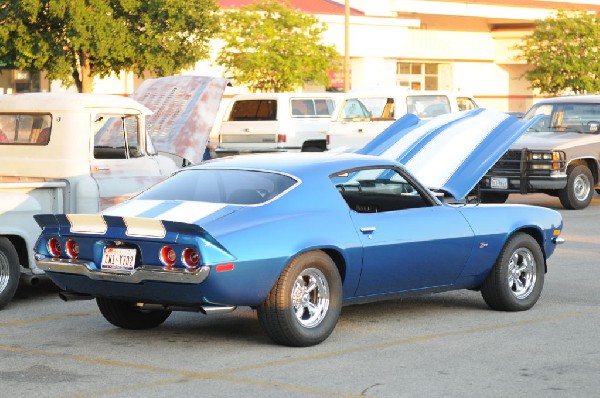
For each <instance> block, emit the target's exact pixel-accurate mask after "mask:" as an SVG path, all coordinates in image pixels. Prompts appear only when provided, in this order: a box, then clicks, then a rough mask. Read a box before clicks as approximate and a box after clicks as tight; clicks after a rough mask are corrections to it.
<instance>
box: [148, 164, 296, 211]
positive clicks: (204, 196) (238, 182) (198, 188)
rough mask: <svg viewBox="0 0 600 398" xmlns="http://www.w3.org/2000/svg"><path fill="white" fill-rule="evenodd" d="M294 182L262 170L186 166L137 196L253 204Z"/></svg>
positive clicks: (285, 188)
mask: <svg viewBox="0 0 600 398" xmlns="http://www.w3.org/2000/svg"><path fill="white" fill-rule="evenodd" d="M296 183H297V181H296V180H295V179H293V178H291V177H289V176H286V175H282V174H277V173H269V172H264V171H252V170H227V169H224V170H218V169H216V170H213V169H209V170H195V169H189V170H183V171H180V172H179V173H177V174H175V175H173V176H172V177H171V178H168V179H166V180H165V181H163V182H161V183H160V184H157V185H155V186H153V187H152V188H150V189H149V190H147V191H145V192H143V193H142V194H140V195H139V196H137V199H146V200H189V201H197V202H210V203H227V204H240V205H255V204H260V203H265V202H267V201H269V200H271V199H274V198H276V197H277V196H279V195H281V194H282V193H284V192H286V191H287V190H289V189H290V188H292V187H293V186H294V185H295V184H296Z"/></svg>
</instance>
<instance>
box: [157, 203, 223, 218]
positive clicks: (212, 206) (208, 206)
mask: <svg viewBox="0 0 600 398" xmlns="http://www.w3.org/2000/svg"><path fill="white" fill-rule="evenodd" d="M225 206H227V205H226V204H224V203H208V202H183V203H181V204H180V205H178V206H176V207H174V208H172V209H171V210H168V211H166V212H164V213H162V214H159V215H157V216H155V217H154V218H155V219H157V220H164V221H177V222H185V223H193V222H195V221H198V220H200V219H201V218H204V217H206V216H209V215H211V214H213V213H215V212H217V211H219V210H221V209H222V208H224V207H225Z"/></svg>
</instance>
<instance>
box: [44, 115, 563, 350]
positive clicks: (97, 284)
mask: <svg viewBox="0 0 600 398" xmlns="http://www.w3.org/2000/svg"><path fill="white" fill-rule="evenodd" d="M498 115H500V114H496V113H489V111H487V112H486V111H478V112H474V113H469V112H463V113H461V115H460V116H456V115H453V116H447V117H446V118H445V119H442V120H441V121H439V120H437V119H434V120H432V121H431V122H428V123H422V122H421V121H419V120H418V119H416V117H414V116H413V117H407V118H403V119H400V120H399V121H398V122H396V123H397V124H396V134H393V133H391V132H389V131H388V132H384V133H385V134H384V133H382V135H380V137H378V138H377V139H376V140H375V141H374V142H373V143H371V144H370V146H369V145H367V147H365V148H363V150H361V151H362V152H363V153H373V154H376V155H378V156H370V155H365V154H349V153H339V154H332V153H312V154H309V153H306V154H277V155H256V156H239V157H232V158H222V159H217V160H214V161H210V162H206V163H204V164H201V165H198V166H193V167H189V168H186V169H183V170H181V171H179V172H177V173H176V174H174V175H173V176H171V177H170V178H168V179H167V180H165V181H163V182H162V183H159V184H157V185H155V186H154V187H152V188H150V189H148V190H147V191H144V192H142V193H141V194H139V195H137V196H135V197H134V198H132V199H130V200H128V201H126V202H124V203H122V204H120V205H117V206H115V207H113V208H111V209H109V210H107V211H105V212H104V213H102V214H97V215H82V214H66V215H60V214H59V215H39V216H36V219H37V221H38V223H39V224H40V226H41V227H42V228H43V231H42V234H41V236H40V238H39V240H38V243H37V245H36V248H35V251H36V257H37V259H38V262H39V265H40V267H42V268H43V269H44V270H45V271H46V272H47V274H48V275H49V277H50V278H51V279H52V280H53V281H54V282H55V283H56V284H57V285H58V286H60V287H61V288H62V289H63V290H64V292H63V293H62V294H63V297H64V298H67V299H72V298H96V300H97V303H98V307H99V308H100V311H101V313H102V315H103V316H104V317H105V318H106V319H107V320H108V321H109V322H111V323H112V324H114V325H116V326H119V327H122V328H128V329H145V328H151V327H155V326H158V325H160V324H161V323H162V322H164V321H165V319H167V317H168V316H169V314H170V313H171V311H176V310H195V311H201V312H204V313H215V312H226V311H231V310H233V309H234V308H235V307H236V306H250V307H253V308H256V310H257V314H258V319H259V321H260V324H261V326H262V327H263V329H264V330H265V332H266V333H267V334H268V335H269V337H270V338H271V339H273V340H274V341H275V342H277V343H280V344H285V345H291V346H309V345H314V344H318V343H320V342H322V341H323V340H325V339H326V338H327V337H328V336H329V334H330V333H331V332H332V331H333V329H334V327H335V325H336V323H337V320H338V316H339V314H340V310H341V307H342V305H344V304H351V303H358V302H366V301H374V300H383V299H389V298H394V297H400V296H403V295H414V294H423V293H431V292H440V291H448V290H456V289H476V290H481V293H482V296H483V298H484V300H485V301H486V303H487V304H488V305H489V306H490V307H491V308H493V309H496V310H502V311H520V310H526V309H528V308H530V307H532V306H533V305H534V304H535V303H536V301H537V300H538V298H539V297H540V294H541V291H542V287H543V283H544V275H545V273H546V260H547V258H548V257H549V256H550V255H551V254H552V253H553V251H554V249H555V245H556V244H557V243H559V242H560V241H561V240H562V239H561V238H559V234H560V232H561V229H562V220H561V217H560V214H559V213H558V212H556V211H553V210H550V209H545V208H540V207H534V206H524V205H480V204H467V203H465V201H462V202H457V203H450V202H452V201H453V200H445V199H446V198H449V197H450V196H453V197H454V198H462V197H463V196H465V195H466V194H467V193H468V192H469V191H470V190H471V189H472V188H473V186H475V184H476V183H477V180H478V178H479V177H480V176H481V175H482V173H481V170H479V171H474V169H485V168H486V167H488V168H489V165H491V164H493V162H494V161H495V157H496V155H493V156H490V155H489V153H490V152H500V155H501V152H502V151H503V150H502V148H499V149H498V148H497V141H502V142H503V144H502V145H510V140H512V139H513V138H514V139H516V138H515V137H517V136H518V135H519V134H518V132H519V131H521V130H523V129H524V128H526V127H527V126H526V125H524V124H519V123H521V122H517V121H516V119H514V120H513V118H512V117H510V118H511V119H505V118H507V117H509V116H507V115H505V114H502V116H498ZM492 117H498V118H499V119H498V120H494V122H493V123H492V122H490V123H488V124H489V126H488V127H489V128H488V127H485V126H484V127H482V125H481V122H482V120H483V121H484V122H485V121H489V120H490V118H492ZM475 121H476V122H475ZM436 123H437V124H438V125H439V126H437V127H436ZM469 123H471V124H472V126H474V127H473V128H470V127H469V126H470V125H471V124H469ZM484 124H485V123H484ZM449 125H452V126H455V127H456V128H449ZM424 126H425V127H424ZM440 126H441V127H440ZM470 129H471V130H473V129H475V130H477V133H473V132H470V133H469V130H470ZM480 132H483V133H480ZM516 132H517V133H516ZM496 135H497V136H496ZM448 136H452V137H454V138H453V139H454V140H458V141H459V144H458V145H453V144H452V143H451V142H452V141H453V140H452V139H448ZM507 136H511V137H512V138H511V139H507ZM392 137H394V138H392ZM410 137H412V138H410ZM415 137H418V138H415ZM504 141H507V143H506V144H504ZM386 142H387V144H386ZM486 142H487V143H488V144H489V147H488V148H493V149H485V148H484V147H485V145H486V144H485V143H486ZM482 143H483V144H482ZM464 147H470V148H471V149H470V150H465V148H464ZM482 151H483V152H485V154H484V155H482V153H481V152H482ZM448 152H450V153H455V154H456V153H460V156H450V155H446V154H447V153H448ZM467 152H468V154H467ZM432 154H434V155H432ZM465 154H467V155H465ZM432 156H434V157H441V158H442V160H441V162H442V164H444V165H445V167H441V169H442V170H440V167H439V163H438V166H436V167H433V166H432V164H434V163H436V162H435V160H436V159H433V158H432ZM420 157H422V158H420ZM498 157H499V155H498ZM398 158H400V159H402V161H403V162H402V163H403V164H405V165H406V166H404V165H403V164H401V163H398V162H397V161H396V160H395V159H398ZM428 159H429V161H428ZM487 164H489V165H487ZM408 165H413V166H412V168H409V167H408ZM407 169H409V170H410V172H409V171H408V170H407ZM483 173H485V170H484V171H483ZM419 175H420V176H419ZM466 175H469V176H470V177H468V178H467V177H465V176H466ZM477 175H479V177H477ZM415 176H418V177H422V179H424V180H426V181H429V182H428V183H427V186H428V187H431V188H435V189H436V192H435V193H434V191H432V190H430V189H429V188H428V187H425V186H424V185H422V183H420V182H419V181H417V178H416V177H415ZM419 179H420V180H421V178H419Z"/></svg>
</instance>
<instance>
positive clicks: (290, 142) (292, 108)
mask: <svg viewBox="0 0 600 398" xmlns="http://www.w3.org/2000/svg"><path fill="white" fill-rule="evenodd" d="M335 96H336V94H331V93H254V94H239V95H236V96H235V97H234V98H233V99H232V101H231V104H230V105H229V108H228V110H227V111H226V112H225V117H224V119H223V122H222V124H221V129H220V132H219V148H218V149H217V153H218V154H219V156H222V155H225V154H233V153H244V152H278V151H281V152H284V151H300V150H304V151H323V150H325V139H326V134H327V131H328V128H329V121H330V118H331V114H332V112H333V110H334V108H335V101H334V98H335Z"/></svg>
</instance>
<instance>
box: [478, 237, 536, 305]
mask: <svg viewBox="0 0 600 398" xmlns="http://www.w3.org/2000/svg"><path fill="white" fill-rule="evenodd" d="M544 275H545V262H544V254H543V253H542V249H541V247H540V245H539V243H538V242H537V241H536V240H535V239H533V238H532V237H531V236H530V235H527V234H525V233H521V232H519V233H516V234H514V235H513V236H512V237H510V239H509V240H508V241H507V242H506V244H505V245H504V248H502V251H501V252H500V255H499V256H498V259H497V260H496V263H495V264H494V267H493V268H492V270H491V271H490V273H489V275H488V276H487V278H486V280H485V282H484V283H483V285H482V286H481V295H482V296H483V299H484V300H485V302H486V303H487V305H489V306H490V307H491V308H492V309H494V310H498V311H524V310H528V309H529V308H531V307H533V305H534V304H535V303H536V302H537V301H538V299H539V298H540V295H541V293H542V288H543V286H544Z"/></svg>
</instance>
